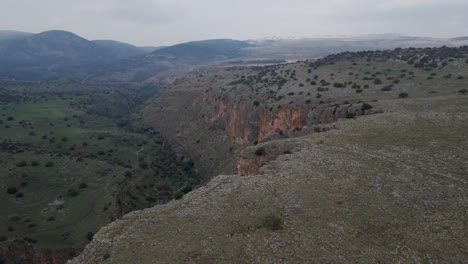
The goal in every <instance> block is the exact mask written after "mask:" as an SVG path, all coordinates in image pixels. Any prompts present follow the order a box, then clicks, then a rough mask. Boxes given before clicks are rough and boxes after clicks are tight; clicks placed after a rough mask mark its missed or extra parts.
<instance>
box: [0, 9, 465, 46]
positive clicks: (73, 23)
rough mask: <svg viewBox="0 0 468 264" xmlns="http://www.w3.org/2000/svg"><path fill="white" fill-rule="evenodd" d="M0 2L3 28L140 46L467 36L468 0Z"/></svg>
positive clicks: (0, 18) (0, 20)
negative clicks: (63, 32) (52, 31)
mask: <svg viewBox="0 0 468 264" xmlns="http://www.w3.org/2000/svg"><path fill="white" fill-rule="evenodd" d="M0 1H1V6H2V8H1V9H0V27H2V28H1V29H14V30H22V31H30V32H40V31H45V30H49V29H64V30H69V31H72V32H75V33H77V34H79V35H82V36H84V37H86V38H89V39H115V40H120V41H125V42H129V43H133V44H138V45H168V44H174V43H178V42H184V41H189V40H197V39H209V38H236V39H251V38H262V37H268V36H315V35H354V34H366V33H388V32H397V33H403V34H408V35H418V36H435V37H452V36H460V35H468V16H467V15H466V14H468V1H466V0H288V1H286V0H236V1H227V0H197V1H194V0H132V1H128V0H100V1H96V0H79V1H77V0H41V1H37V0H0Z"/></svg>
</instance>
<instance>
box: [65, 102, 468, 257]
mask: <svg viewBox="0 0 468 264" xmlns="http://www.w3.org/2000/svg"><path fill="white" fill-rule="evenodd" d="M467 100H468V99H467V98H466V97H459V96H451V97H448V98H442V97H432V98H425V99H424V100H418V99H414V100H406V101H403V100H393V101H388V102H384V103H383V104H384V107H385V109H388V112H387V111H386V112H385V113H383V114H379V115H369V116H364V117H360V118H357V119H356V120H346V119H342V120H340V121H338V123H337V124H336V125H337V127H338V129H333V130H330V131H328V132H325V133H311V134H308V135H305V136H302V137H297V138H289V139H282V140H279V141H281V144H288V145H292V146H294V147H293V148H292V149H291V150H289V151H286V152H285V153H283V154H281V155H280V156H279V157H277V158H276V159H274V160H272V161H269V162H266V163H265V164H263V166H262V167H261V168H260V170H259V175H257V176H254V177H241V176H237V175H232V176H217V177H215V178H213V179H212V180H211V181H210V182H209V183H208V184H207V185H206V186H204V187H201V188H200V189H198V190H196V191H194V192H192V193H190V194H188V195H186V196H185V197H184V198H183V199H182V200H178V201H172V202H170V203H169V204H166V205H163V206H156V207H154V208H150V209H147V210H144V211H138V212H133V213H130V214H128V215H126V216H125V217H123V219H121V220H119V221H116V222H114V223H112V224H110V225H108V226H107V227H105V228H103V229H102V230H101V231H100V232H99V233H98V234H97V235H96V236H95V238H94V239H93V241H92V242H91V244H90V245H88V246H87V247H86V249H85V251H84V253H83V254H81V255H80V256H79V257H78V258H76V259H74V260H72V261H70V263H183V262H187V263H239V262H246V263H304V262H309V261H311V260H313V261H315V262H318V263H320V262H323V263H376V262H416V263H423V262H426V261H430V262H435V263H457V262H462V261H463V260H464V259H466V257H467V254H466V237H465V236H464V230H465V228H466V202H465V199H466V193H467V185H466V183H467V180H468V178H467V176H466V175H467V174H466V173H464V172H466V171H467V170H468V167H467V165H466V163H465V162H464V161H466V159H467V158H468V157H467V153H466V149H467V147H468V145H467V144H468V139H467V138H466V135H467V133H461V132H463V131H465V132H466V131H467V129H468V127H467V126H466V120H467V118H468V108H467V105H468V104H467ZM427 109H438V110H437V114H434V112H433V111H432V110H431V111H427ZM422 128H424V129H422ZM447 128H450V129H447ZM409 131H417V135H416V134H415V133H409ZM428 138H430V142H433V143H432V144H427V142H428V141H427V140H428ZM266 144H274V143H273V141H272V142H267V143H260V144H259V145H258V146H255V147H256V148H261V147H266V149H268V146H266ZM434 155H435V156H434ZM435 159H436V160H437V162H435ZM272 217H273V218H275V219H279V221H280V222H281V223H282V225H280V228H272V227H271V226H270V225H268V224H265V223H266V222H268V219H270V218H272Z"/></svg>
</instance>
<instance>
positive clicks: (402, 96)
mask: <svg viewBox="0 0 468 264" xmlns="http://www.w3.org/2000/svg"><path fill="white" fill-rule="evenodd" d="M408 96H409V95H408V93H405V92H401V93H399V94H398V97H399V98H408Z"/></svg>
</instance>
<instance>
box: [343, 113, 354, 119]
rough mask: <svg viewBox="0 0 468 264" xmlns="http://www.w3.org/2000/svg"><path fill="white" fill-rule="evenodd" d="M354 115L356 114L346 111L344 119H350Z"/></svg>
mask: <svg viewBox="0 0 468 264" xmlns="http://www.w3.org/2000/svg"><path fill="white" fill-rule="evenodd" d="M355 116H356V115H355V114H354V113H346V116H345V118H346V119H352V118H354V117H355Z"/></svg>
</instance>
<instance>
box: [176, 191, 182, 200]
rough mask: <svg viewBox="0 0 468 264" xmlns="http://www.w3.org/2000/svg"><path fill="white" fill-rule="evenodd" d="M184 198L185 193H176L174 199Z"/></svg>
mask: <svg viewBox="0 0 468 264" xmlns="http://www.w3.org/2000/svg"><path fill="white" fill-rule="evenodd" d="M182 197H184V193H183V192H176V193H174V199H176V200H180V199H182Z"/></svg>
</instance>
